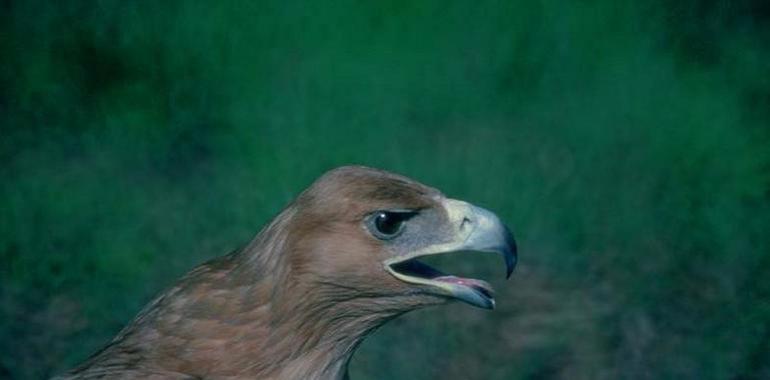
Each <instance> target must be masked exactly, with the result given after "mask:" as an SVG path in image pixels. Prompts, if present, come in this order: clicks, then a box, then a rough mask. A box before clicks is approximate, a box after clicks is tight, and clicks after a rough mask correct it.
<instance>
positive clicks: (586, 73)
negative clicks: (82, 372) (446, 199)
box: [0, 0, 770, 379]
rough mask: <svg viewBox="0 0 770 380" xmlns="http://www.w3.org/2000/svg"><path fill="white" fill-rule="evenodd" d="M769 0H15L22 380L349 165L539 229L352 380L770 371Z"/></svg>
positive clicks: (4, 263)
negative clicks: (472, 291) (486, 293)
mask: <svg viewBox="0 0 770 380" xmlns="http://www.w3.org/2000/svg"><path fill="white" fill-rule="evenodd" d="M769 46H770V7H768V5H767V4H766V1H760V0H754V1H750V0H744V1H733V2H711V1H709V2H706V1H703V2H702V1H695V0H685V1H678V2H665V1H652V2H619V1H614V0H598V1H561V2H559V1H541V2H524V1H499V2H494V1H489V2H487V1H480V2H479V1H476V2H452V1H395V2H388V3H387V5H383V4H376V3H375V2H361V1H346V0H342V1H336V2H299V1H261V2H250V1H220V2H197V1H132V2H125V1H113V0H103V1H65V2H59V3H54V2H50V1H7V0H6V1H0V263H1V264H0V378H18V379H27V378H44V377H48V376H51V375H53V374H56V373H59V372H61V371H63V370H65V369H67V368H69V367H71V366H72V365H74V364H76V363H77V362H79V361H81V360H83V359H84V358H85V357H87V356H88V355H89V354H91V353H92V352H94V351H95V350H97V349H98V348H99V347H100V346H102V345H103V344H105V343H106V342H107V341H108V340H109V339H110V338H111V337H112V336H114V334H116V333H117V332H118V330H119V329H120V328H121V327H122V326H123V325H124V324H125V323H126V322H127V321H129V320H130V319H131V318H132V317H133V316H134V315H135V314H136V313H137V312H138V311H139V309H140V308H141V307H142V305H144V304H145V303H146V302H147V301H149V300H150V298H151V297H152V296H153V295H154V294H156V293H157V292H159V291H160V290H161V289H163V288H164V287H165V286H167V285H169V284H171V283H172V282H173V281H174V279H175V278H176V277H178V276H180V275H182V274H183V273H184V272H186V271H187V270H189V269H190V268H192V267H193V266H194V265H196V264H197V263H200V262H202V261H204V260H206V259H208V258H211V257H214V256H217V255H221V254H224V253H227V252H228V251H230V250H232V249H234V248H237V247H238V246H240V245H242V244H244V243H245V242H247V241H248V240H249V238H250V237H251V236H253V235H254V234H255V233H256V232H257V231H258V230H259V228H260V227H261V226H262V225H263V224H264V223H265V222H266V221H268V220H269V219H270V217H271V216H272V215H274V214H276V213H277V212H278V211H279V210H280V209H281V208H282V207H283V206H284V205H285V204H286V203H287V202H288V201H289V200H290V199H292V198H293V196H295V195H296V194H298V193H299V192H300V191H301V190H302V189H304V188H305V187H306V186H307V185H308V184H309V183H310V182H311V181H312V180H313V179H314V178H315V177H317V176H318V175H320V174H321V173H322V172H323V171H325V170H327V169H330V168H333V167H335V166H339V165H343V164H350V163H357V164H364V165H369V166H375V167H379V168H383V169H388V170H392V171H396V172H399V173H403V174H405V175H408V176H411V177H414V178H416V179H418V180H420V181H422V182H424V183H427V184H430V185H433V186H435V187H437V188H439V189H442V190H443V191H444V192H445V193H446V194H448V195H450V196H452V197H455V198H462V199H466V200H469V201H472V202H474V203H476V204H479V205H481V206H484V207H486V208H489V209H492V210H495V211H497V212H498V213H499V214H500V216H501V217H502V218H503V219H505V220H506V222H507V223H508V224H509V225H511V226H512V227H513V229H514V231H515V232H516V234H517V237H518V240H519V243H520V266H519V268H518V269H517V271H516V272H515V273H514V276H513V277H512V279H511V280H510V281H508V282H505V281H503V279H502V278H503V276H502V273H500V271H499V268H498V266H497V261H496V259H495V258H491V257H490V260H489V265H486V262H485V261H482V262H481V263H480V264H479V265H478V266H476V267H467V268H463V269H465V270H466V271H467V272H468V273H474V274H475V275H476V276H480V277H485V278H488V279H491V280H492V282H493V284H494V285H495V287H496V288H497V291H498V301H497V303H498V309H497V310H495V311H493V312H485V311H480V310H476V309H472V308H470V307H467V306H466V305H452V306H448V307H443V308H434V309H429V310H423V311H419V312H415V313H413V314H411V315H408V316H405V317H403V318H400V319H398V320H396V321H393V322H392V323H390V324H388V325H386V326H385V327H384V328H383V329H381V330H379V331H378V332H377V333H376V334H375V335H374V336H372V337H370V338H369V339H367V340H366V341H365V342H364V344H363V345H362V347H361V349H360V350H359V351H358V353H357V354H356V355H355V357H354V359H353V362H352V364H351V377H352V378H354V379H402V378H404V379H465V378H468V379H551V378H565V379H579V378H591V379H592V378H626V379H634V378H639V379H661V378H692V379H760V378H770V343H769V342H770V233H768V231H769V230H770V49H768V47H769Z"/></svg>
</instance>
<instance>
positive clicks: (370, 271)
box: [63, 166, 516, 379]
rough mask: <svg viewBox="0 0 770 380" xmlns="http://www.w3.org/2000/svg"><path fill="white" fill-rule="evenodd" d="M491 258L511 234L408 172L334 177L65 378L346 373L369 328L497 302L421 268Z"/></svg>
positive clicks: (183, 282)
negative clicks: (440, 258) (439, 258)
mask: <svg viewBox="0 0 770 380" xmlns="http://www.w3.org/2000/svg"><path fill="white" fill-rule="evenodd" d="M460 251H476V252H496V253H500V254H501V255H502V256H503V258H504V259H505V270H506V274H507V275H510V274H511V271H512V270H513V267H514V265H515V264H516V245H515V244H514V241H513V236H512V235H511V233H510V232H509V231H508V229H507V228H506V227H505V226H504V225H503V224H502V223H501V222H500V220H499V219H498V218H497V217H496V216H495V215H494V214H493V213H491V212H489V211H487V210H484V209H482V208H480V207H476V206H473V205H471V204H469V203H466V202H463V201H459V200H454V199H449V198H447V197H445V196H444V195H443V194H442V193H441V192H439V191H438V190H436V189H433V188H431V187H428V186H425V185H422V184H420V183H418V182H415V181H413V180H411V179H409V178H406V177H403V176H400V175H396V174H392V173H388V172H385V171H381V170H376V169H370V168H365V167H360V166H348V167H342V168H338V169H335V170H332V171H330V172H328V173H326V174H324V175H323V176H321V177H320V178H319V179H318V180H317V181H315V182H314V183H313V184H312V185H311V186H310V187H309V188H308V189H307V190H305V191H304V192H302V193H301V194H300V195H299V196H298V197H297V198H296V199H295V200H294V201H293V202H292V203H291V204H290V205H289V206H287V207H286V208H285V209H284V210H283V211H282V212H281V213H280V214H279V215H278V216H276V217H275V218H274V219H273V220H272V221H271V222H270V223H269V224H268V225H267V226H266V227H265V228H264V229H263V230H262V231H261V232H260V233H259V234H257V236H256V237H255V238H254V239H253V240H252V241H251V242H250V243H249V244H248V245H247V246H245V247H244V248H242V249H240V250H238V251H236V252H233V253H231V254H229V255H226V256H223V257H220V258H216V259H213V260H211V261H209V262H207V263H204V264H202V265H200V266H198V267H197V268H195V269H193V270H192V271H191V272H189V273H188V274H187V275H186V276H184V277H183V278H182V279H180V280H179V281H177V282H176V283H175V284H174V285H173V286H171V287H170V288H169V289H167V290H166V291H165V292H163V293H161V294H160V295H159V296H158V297H157V298H156V299H155V300H154V301H153V302H151V303H150V304H149V305H148V306H147V307H145V309H144V310H143V311H142V312H141V313H139V315H138V316H137V317H136V318H135V319H134V320H133V321H132V322H131V323H129V325H128V326H127V327H126V328H124V329H123V331H121V332H120V333H119V334H118V336H117V337H115V339H113V340H112V342H110V343H109V344H108V345H107V346H106V347H105V348H104V349H102V350H101V351H99V352H97V353H96V354H94V356H92V357H91V358H90V359H89V360H87V361H86V362H85V363H83V364H82V365H81V366H79V367H78V368H76V369H74V370H73V371H71V372H70V373H69V374H68V375H66V376H65V377H63V378H69V379H90V378H97V377H98V378H101V377H116V378H232V379H239V378H251V379H253V378H258V379H346V378H347V365H348V362H349V360H350V358H351V356H352V353H353V352H354V351H355V349H356V347H357V346H358V345H359V343H360V342H361V341H362V340H363V339H364V338H365V337H366V336H367V335H368V333H369V332H371V331H372V330H373V329H376V328H377V327H379V326H381V325H382V324H383V323H385V322H386V321H388V320H390V319H392V318H394V317H396V316H398V315H400V314H403V313H405V312H407V311H410V310H414V309H417V308H420V307H425V306H429V305H435V304H439V303H443V302H447V301H449V300H460V301H464V302H467V303H469V304H471V305H474V306H478V307H481V308H486V309H491V308H493V307H494V306H495V301H494V298H493V292H492V288H491V287H490V285H489V284H487V283H486V282H484V281H481V280H476V279H470V278H462V277H457V276H452V275H448V274H444V273H442V272H440V271H439V270H437V269H434V268H432V267H430V266H428V265H426V264H424V263H422V262H421V261H420V259H421V258H423V257H425V256H429V255H438V254H449V253H453V252H460Z"/></svg>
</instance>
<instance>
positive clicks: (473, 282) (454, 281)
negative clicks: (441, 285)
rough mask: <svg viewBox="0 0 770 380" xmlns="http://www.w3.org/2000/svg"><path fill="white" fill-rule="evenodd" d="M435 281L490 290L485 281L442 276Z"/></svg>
mask: <svg viewBox="0 0 770 380" xmlns="http://www.w3.org/2000/svg"><path fill="white" fill-rule="evenodd" d="M433 281H441V282H448V283H451V284H457V285H463V286H477V287H480V288H482V289H489V284H487V283H486V282H485V281H481V280H475V279H472V278H463V277H457V276H441V277H436V278H434V279H433Z"/></svg>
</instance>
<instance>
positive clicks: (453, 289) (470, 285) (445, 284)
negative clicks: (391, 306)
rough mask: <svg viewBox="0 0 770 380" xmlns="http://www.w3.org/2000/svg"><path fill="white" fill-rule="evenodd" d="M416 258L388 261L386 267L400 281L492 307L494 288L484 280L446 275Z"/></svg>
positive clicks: (483, 306) (473, 303) (481, 305)
mask: <svg viewBox="0 0 770 380" xmlns="http://www.w3.org/2000/svg"><path fill="white" fill-rule="evenodd" d="M442 253H449V252H442ZM418 259H419V257H415V258H409V259H406V260H403V261H397V262H393V263H389V264H387V265H386V268H387V269H388V271H389V272H390V273H391V274H393V275H394V276H395V277H397V278H398V279H400V280H401V281H404V282H408V283H412V284H420V285H427V286H430V287H431V289H432V290H433V292H435V293H437V294H439V295H442V296H447V297H450V298H456V299H459V300H461V301H464V302H467V303H469V304H471V305H474V306H478V307H481V308H484V309H494V307H495V299H494V290H493V289H492V286H491V285H489V283H487V282H486V281H483V280H477V279H473V278H465V277H458V276H454V275H448V274H445V273H443V272H441V271H440V270H438V269H436V268H434V267H432V266H430V265H428V264H425V263H423V262H421V261H419V260H418Z"/></svg>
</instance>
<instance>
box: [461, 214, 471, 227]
mask: <svg viewBox="0 0 770 380" xmlns="http://www.w3.org/2000/svg"><path fill="white" fill-rule="evenodd" d="M472 223H473V221H471V220H470V219H468V217H467V216H464V217H463V221H462V222H460V230H462V229H463V228H465V226H466V225H469V224H472Z"/></svg>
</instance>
